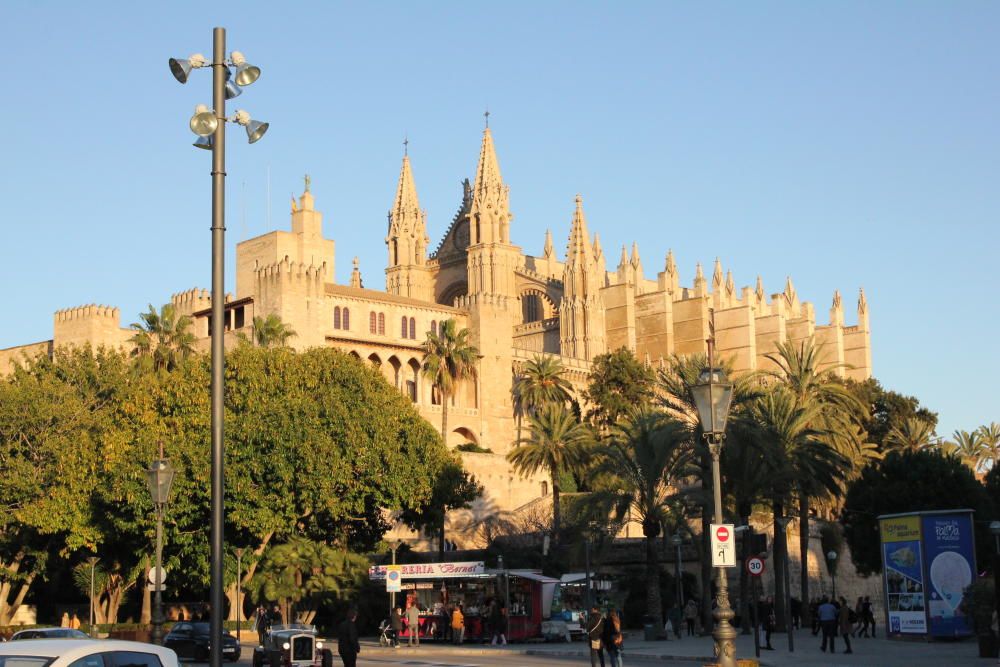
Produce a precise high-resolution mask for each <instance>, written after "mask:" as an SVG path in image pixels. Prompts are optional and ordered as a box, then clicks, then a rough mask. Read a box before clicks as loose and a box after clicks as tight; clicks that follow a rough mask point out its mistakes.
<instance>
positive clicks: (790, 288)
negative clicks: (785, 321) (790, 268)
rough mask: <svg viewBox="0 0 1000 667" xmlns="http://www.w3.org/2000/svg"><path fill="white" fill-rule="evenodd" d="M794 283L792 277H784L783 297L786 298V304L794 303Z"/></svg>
mask: <svg viewBox="0 0 1000 667" xmlns="http://www.w3.org/2000/svg"><path fill="white" fill-rule="evenodd" d="M796 296H797V295H796V294H795V285H793V284H792V277H791V276H786V277H785V298H786V299H788V304H789V305H792V304H794V303H795V298H796Z"/></svg>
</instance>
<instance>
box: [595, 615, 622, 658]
mask: <svg viewBox="0 0 1000 667" xmlns="http://www.w3.org/2000/svg"><path fill="white" fill-rule="evenodd" d="M601 640H602V641H603V642H604V650H605V651H607V652H608V661H609V662H610V663H611V664H610V666H609V667H622V648H623V647H624V640H625V635H623V634H622V622H621V619H620V618H619V617H618V612H617V611H615V610H614V609H612V610H611V611H610V612H608V619H607V620H606V621H605V622H604V632H603V633H602V637H601Z"/></svg>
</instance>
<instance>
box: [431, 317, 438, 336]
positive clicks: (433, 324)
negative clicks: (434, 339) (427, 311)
mask: <svg viewBox="0 0 1000 667" xmlns="http://www.w3.org/2000/svg"><path fill="white" fill-rule="evenodd" d="M431 333H432V334H434V335H435V336H437V335H438V321H437V320H431Z"/></svg>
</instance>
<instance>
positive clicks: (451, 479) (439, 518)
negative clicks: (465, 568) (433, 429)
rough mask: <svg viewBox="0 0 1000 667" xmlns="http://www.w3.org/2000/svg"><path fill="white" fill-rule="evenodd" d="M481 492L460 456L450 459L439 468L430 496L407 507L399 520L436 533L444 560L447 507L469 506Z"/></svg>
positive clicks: (479, 485)
mask: <svg viewBox="0 0 1000 667" xmlns="http://www.w3.org/2000/svg"><path fill="white" fill-rule="evenodd" d="M482 495H483V486H482V485H481V484H480V483H479V482H477V481H476V478H475V477H474V476H473V475H470V474H469V473H468V472H466V471H465V470H464V469H463V468H462V461H461V459H450V460H449V461H448V462H447V463H445V464H444V466H443V467H442V468H441V469H440V470H439V471H438V473H437V476H436V478H435V482H434V487H433V490H432V492H431V496H430V498H428V500H427V501H425V502H423V503H420V504H418V505H416V506H411V507H408V508H406V509H404V510H403V513H402V514H401V516H400V519H402V521H403V522H404V523H405V524H406V525H408V526H409V527H410V528H413V529H414V530H423V531H425V532H427V533H433V534H436V535H437V538H438V557H439V558H440V559H442V560H443V559H444V541H445V539H444V538H445V519H446V518H447V515H448V510H457V509H468V508H469V507H471V503H472V502H473V501H475V500H476V499H477V498H479V497H480V496H482Z"/></svg>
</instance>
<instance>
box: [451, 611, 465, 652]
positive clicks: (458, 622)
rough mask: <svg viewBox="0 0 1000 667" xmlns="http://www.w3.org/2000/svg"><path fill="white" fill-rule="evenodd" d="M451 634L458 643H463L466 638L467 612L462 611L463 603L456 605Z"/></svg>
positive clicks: (452, 616)
mask: <svg viewBox="0 0 1000 667" xmlns="http://www.w3.org/2000/svg"><path fill="white" fill-rule="evenodd" d="M451 634H452V636H453V637H454V641H455V643H456V644H461V643H462V639H464V638H465V614H463V613H462V603H461V602H459V603H458V604H457V605H455V611H453V612H452V613H451Z"/></svg>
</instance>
